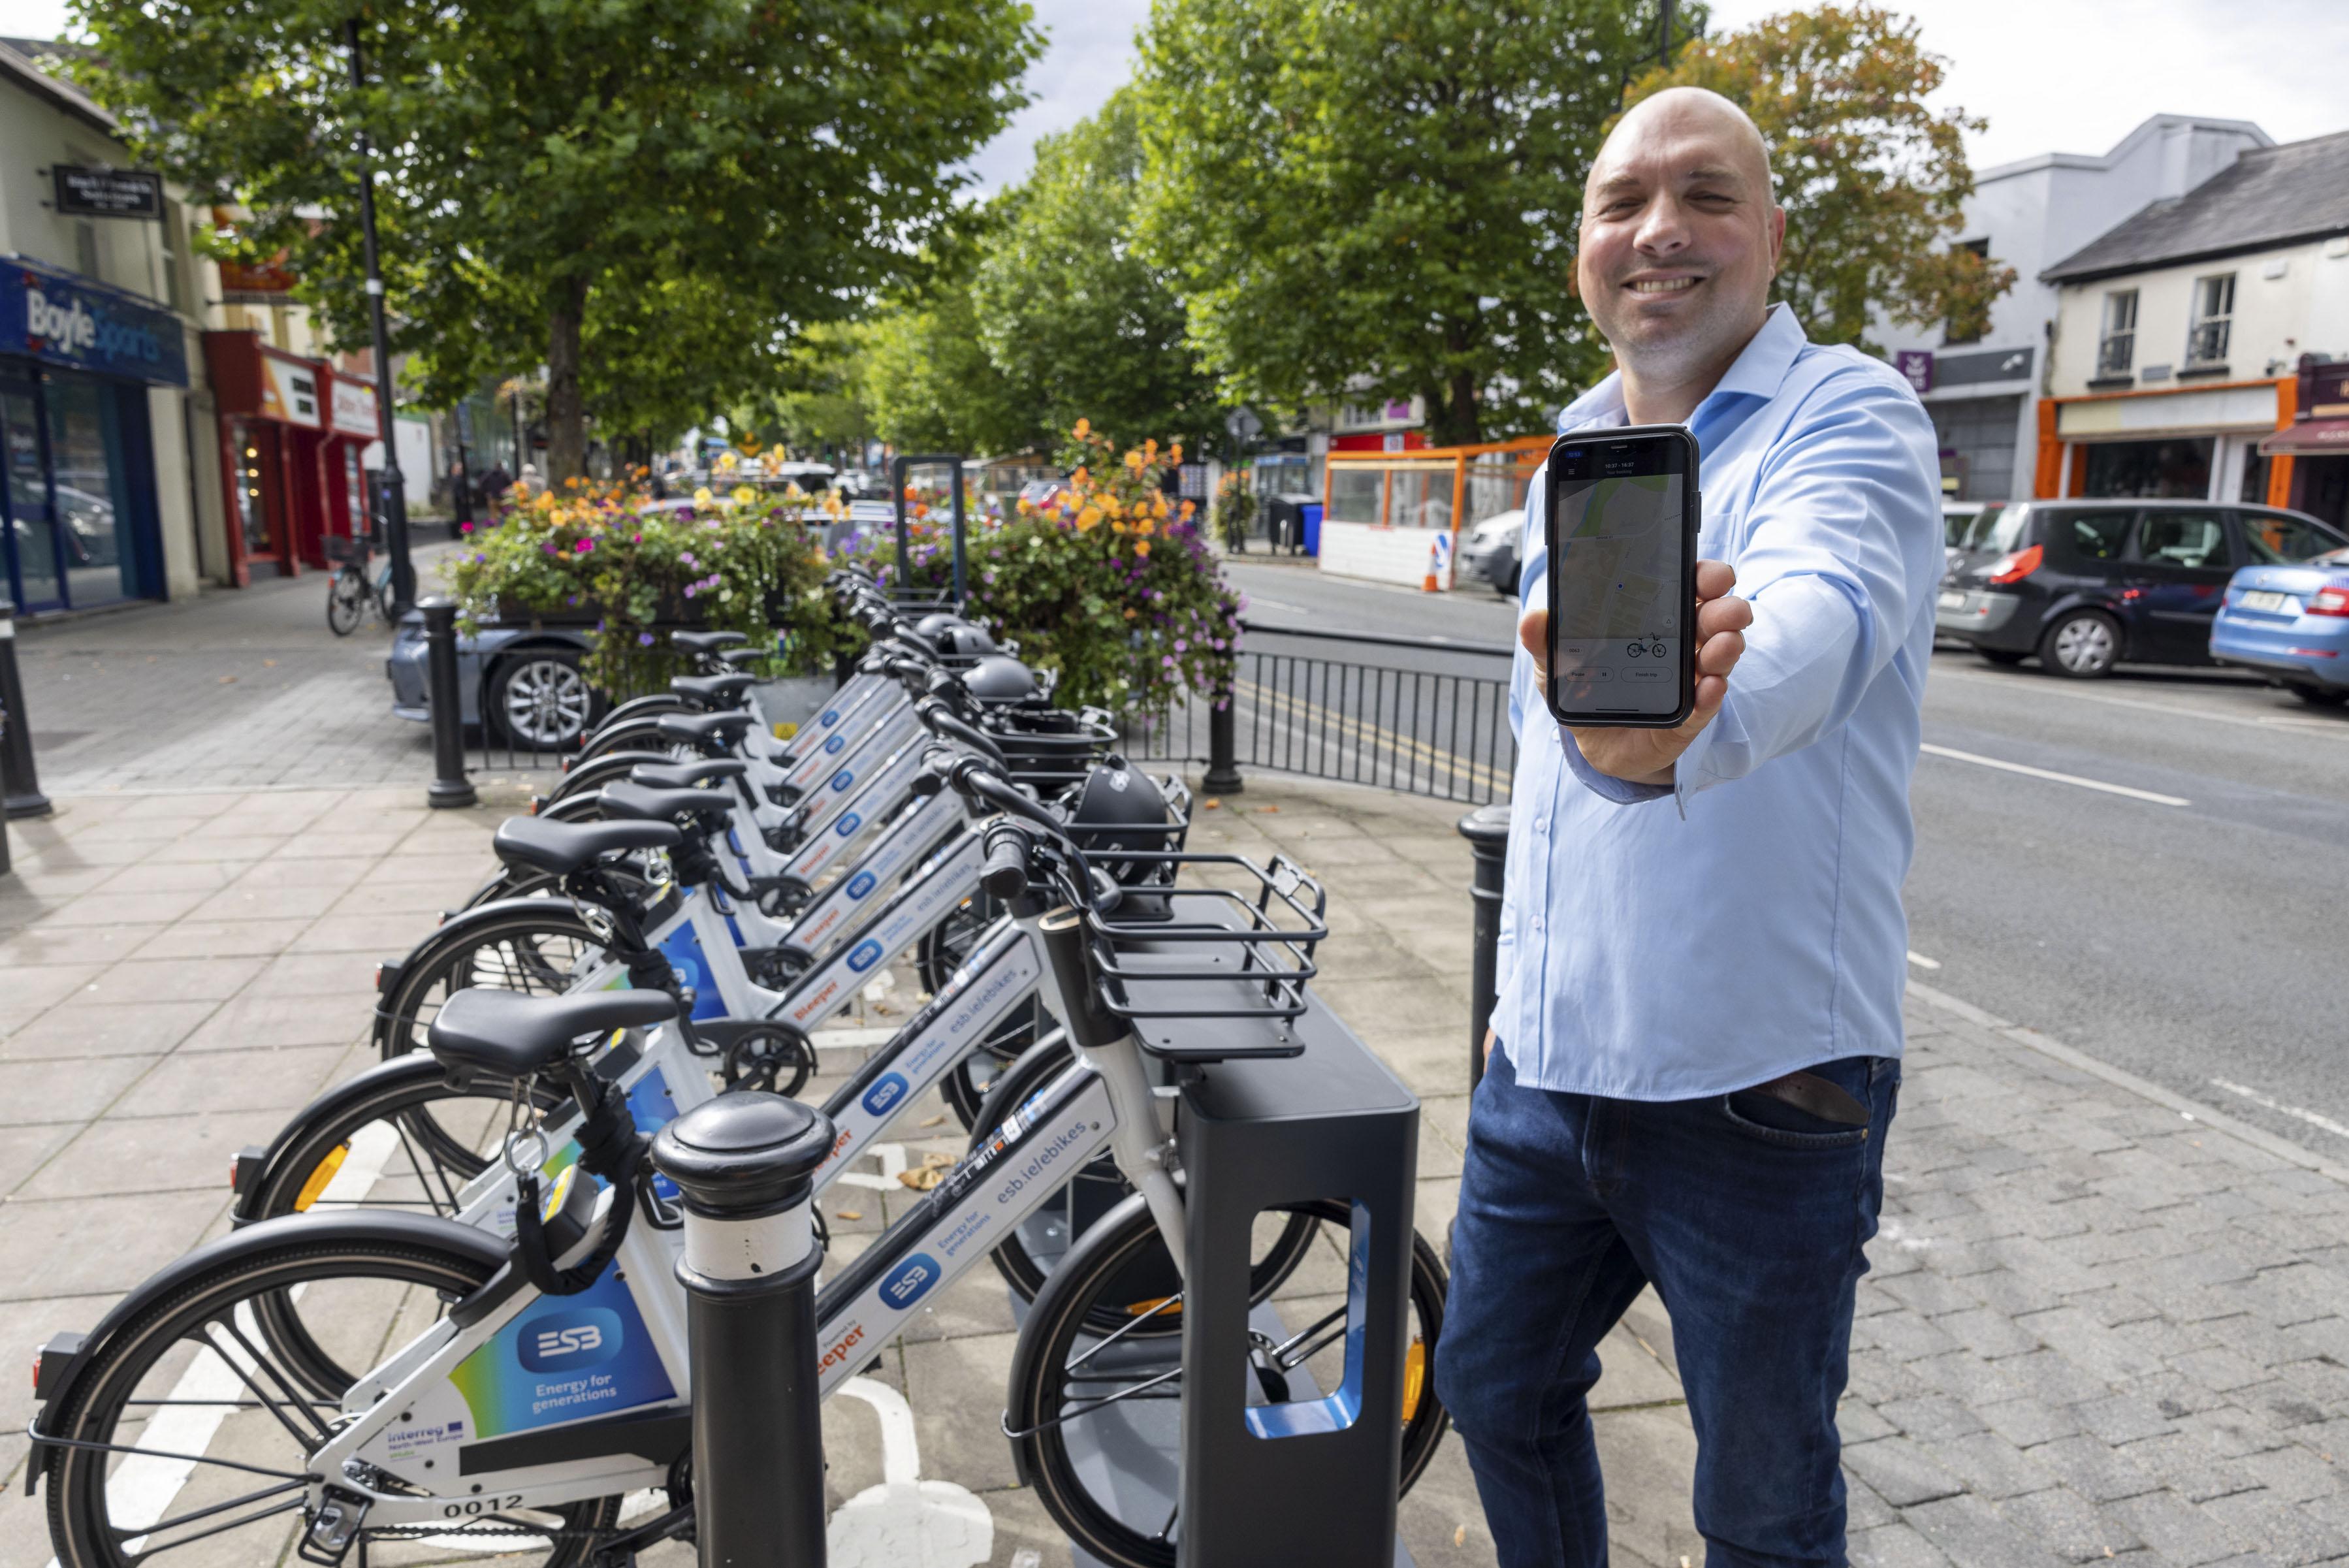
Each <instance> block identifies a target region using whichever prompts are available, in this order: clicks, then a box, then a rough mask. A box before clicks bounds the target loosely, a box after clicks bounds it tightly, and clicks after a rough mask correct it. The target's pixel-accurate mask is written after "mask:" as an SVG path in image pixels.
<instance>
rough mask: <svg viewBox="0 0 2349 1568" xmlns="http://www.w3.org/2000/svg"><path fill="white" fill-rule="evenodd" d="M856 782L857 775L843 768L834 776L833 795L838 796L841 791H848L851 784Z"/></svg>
mask: <svg viewBox="0 0 2349 1568" xmlns="http://www.w3.org/2000/svg"><path fill="white" fill-rule="evenodd" d="M855 782H856V775H855V774H854V773H852V772H850V771H849V770H848V769H846V768H843V769H841V770H840V771H839V772H838V773H836V774H833V775H832V790H833V794H838V793H839V792H840V791H842V790H844V789H846V788H847V787H848V786H849V785H850V784H854V783H855Z"/></svg>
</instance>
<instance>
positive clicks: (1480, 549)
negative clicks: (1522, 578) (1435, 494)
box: [1457, 506, 1526, 595]
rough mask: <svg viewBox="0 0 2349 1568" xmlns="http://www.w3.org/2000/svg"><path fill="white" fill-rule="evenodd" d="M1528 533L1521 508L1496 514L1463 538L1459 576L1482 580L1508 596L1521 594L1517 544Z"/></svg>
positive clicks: (1522, 508) (1523, 509)
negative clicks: (1519, 591)
mask: <svg viewBox="0 0 2349 1568" xmlns="http://www.w3.org/2000/svg"><path fill="white" fill-rule="evenodd" d="M1525 531H1526V512H1525V508H1524V507H1522V506H1520V507H1516V508H1515V509H1513V510H1511V511H1507V512H1495V514H1493V515H1491V516H1490V517H1487V518H1485V520H1484V521H1483V522H1482V523H1479V524H1476V525H1475V527H1473V528H1471V529H1469V530H1468V532H1467V533H1465V534H1464V535H1461V537H1460V560H1459V563H1458V567H1457V575H1458V576H1463V577H1468V578H1475V577H1482V578H1484V579H1485V581H1486V582H1488V583H1490V584H1492V585H1493V587H1495V589H1496V590H1498V591H1499V592H1501V593H1502V594H1505V595H1515V594H1516V591H1517V540H1518V538H1519V537H1520V536H1521V535H1523V534H1524V533H1525Z"/></svg>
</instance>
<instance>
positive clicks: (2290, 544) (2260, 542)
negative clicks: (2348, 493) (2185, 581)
mask: <svg viewBox="0 0 2349 1568" xmlns="http://www.w3.org/2000/svg"><path fill="white" fill-rule="evenodd" d="M2243 543H2244V544H2245V545H2248V546H2249V547H2250V549H2251V561H2252V564H2251V566H2245V567H2244V568H2243V569H2242V570H2240V571H2239V572H2237V573H2236V574H2235V577H2234V581H2232V582H2230V583H2229V584H2228V585H2227V602H2226V603H2225V604H2224V605H2223V606H2221V607H2220V610H2219V616H2218V618H2217V620H2215V621H2214V622H2212V624H2211V627H2210V657H2211V658H2213V659H2217V660H2218V661H2219V662H2220V663H2221V664H2232V665H2240V666H2241V667H2242V668H2243V669H2246V670H2257V671H2259V672H2260V673H2261V674H2262V675H2264V676H2266V677H2267V678H2268V679H2269V680H2271V681H2273V682H2274V683H2275V684H2276V685H2278V686H2281V687H2282V688H2284V689H2285V690H2286V691H2290V692H2292V695H2294V696H2296V697H2298V698H2299V699H2300V700H2301V701H2303V702H2308V703H2313V704H2314V705H2316V706H2318V707H2329V706H2331V705H2333V704H2334V703H2338V702H2344V701H2349V550H2344V549H2339V548H2334V547H2332V546H2333V545H2337V544H2338V543H2339V540H2338V536H2337V535H2334V534H2333V532H2332V530H2330V529H2327V528H2323V527H2321V526H2314V525H2309V524H2305V523H2304V522H2303V520H2302V519H2300V518H2290V519H2287V520H2286V521H2284V522H2283V523H2282V524H2280V525H2278V526H2276V527H2273V528H2259V527H2254V528H2253V529H2251V531H2250V532H2248V533H2246V534H2245V535H2244V536H2243Z"/></svg>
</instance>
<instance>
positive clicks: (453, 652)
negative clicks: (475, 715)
mask: <svg viewBox="0 0 2349 1568" xmlns="http://www.w3.org/2000/svg"><path fill="white" fill-rule="evenodd" d="M417 608H418V609H419V610H421V611H423V612H424V690H425V699H424V701H425V705H426V706H427V707H429V708H430V709H431V710H432V784H431V787H430V788H429V789H427V790H426V791H425V792H424V798H425V800H426V801H427V802H428V803H429V804H430V805H436V806H460V805H472V804H473V802H474V800H475V798H476V797H475V795H474V794H473V785H472V782H471V780H469V779H467V778H466V777H465V700H464V698H462V697H461V696H460V695H459V694H458V691H457V606H456V603H455V602H454V601H453V600H450V599H444V598H429V599H425V600H422V601H421V602H419V604H418V605H417Z"/></svg>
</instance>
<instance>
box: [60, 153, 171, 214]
mask: <svg viewBox="0 0 2349 1568" xmlns="http://www.w3.org/2000/svg"><path fill="white" fill-rule="evenodd" d="M49 178H50V181H51V182H53V183H54V184H55V185H56V187H57V211H58V212H60V213H75V214H76V215H78V216H80V217H85V218H149V219H152V220H153V221H155V222H157V223H160V222H162V220H163V177H162V176H161V175H160V174H150V173H148V172H147V171H144V170H141V169H84V168H80V167H78V166H76V165H74V164H70V163H53V164H51V165H50V166H49Z"/></svg>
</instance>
